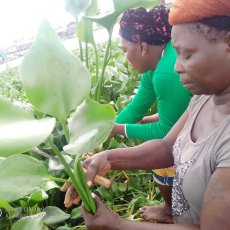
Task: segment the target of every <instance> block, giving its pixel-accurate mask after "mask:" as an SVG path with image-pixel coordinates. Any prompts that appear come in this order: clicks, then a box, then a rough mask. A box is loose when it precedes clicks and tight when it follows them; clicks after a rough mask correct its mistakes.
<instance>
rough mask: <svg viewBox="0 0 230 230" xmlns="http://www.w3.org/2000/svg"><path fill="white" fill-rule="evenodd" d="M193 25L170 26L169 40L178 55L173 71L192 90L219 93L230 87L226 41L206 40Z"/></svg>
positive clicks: (229, 66) (193, 91)
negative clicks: (170, 36) (170, 39)
mask: <svg viewBox="0 0 230 230" xmlns="http://www.w3.org/2000/svg"><path fill="white" fill-rule="evenodd" d="M196 25H197V24H193V23H191V24H181V25H175V26H173V29H172V43H173V46H174V48H175V49H176V51H177V55H178V57H177V61H176V64H175V71H176V72H178V73H179V74H180V79H181V82H182V84H183V85H184V87H185V88H187V89H189V90H190V91H191V92H192V93H194V94H197V95H201V94H207V95H209V94H210V95H211V94H221V93H223V92H224V91H225V90H226V89H227V88H228V89H229V88H230V63H229V60H230V51H229V48H230V47H229V44H227V43H226V42H224V41H223V40H217V41H216V42H211V41H209V40H208V39H207V38H205V36H204V35H203V34H200V33H199V32H198V30H196V29H194V28H196ZM192 28H193V29H192ZM205 28H206V29H207V27H205ZM205 28H204V29H205Z"/></svg>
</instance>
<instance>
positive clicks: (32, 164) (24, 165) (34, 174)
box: [0, 154, 50, 202]
mask: <svg viewBox="0 0 230 230" xmlns="http://www.w3.org/2000/svg"><path fill="white" fill-rule="evenodd" d="M0 169H1V170H0V181H1V186H0V199H3V200H5V201H8V202H10V201H15V200H18V199H20V198H22V197H23V196H25V195H28V194H31V193H33V192H34V191H36V190H37V189H38V188H39V187H40V186H42V184H44V183H47V182H48V181H49V177H50V175H49V173H48V171H47V169H46V168H45V166H44V165H43V163H41V162H40V161H38V160H36V159H35V158H33V157H30V156H27V155H23V154H18V155H12V156H10V157H7V158H6V159H5V160H4V161H1V162H0Z"/></svg>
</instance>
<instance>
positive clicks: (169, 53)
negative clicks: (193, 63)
mask: <svg viewBox="0 0 230 230" xmlns="http://www.w3.org/2000/svg"><path fill="white" fill-rule="evenodd" d="M175 61H176V51H175V50H174V48H173V47H172V44H171V41H170V42H168V43H167V45H166V47H165V50H164V54H163V55H162V57H161V59H160V60H159V62H158V65H157V68H156V69H155V70H151V71H148V72H146V73H143V74H142V76H141V84H140V86H139V88H138V91H137V94H136V95H135V96H134V98H133V100H132V101H131V102H130V103H129V104H128V106H127V107H126V108H125V109H124V110H123V111H121V112H120V113H119V114H118V116H117V118H116V123H118V124H126V135H127V137H128V138H138V139H141V140H151V139H157V138H163V137H164V136H165V135H166V134H167V133H168V131H169V130H170V129H171V128H172V126H173V125H174V124H175V123H176V121H177V120H178V119H179V118H180V116H181V115H182V113H183V112H184V111H185V110H186V108H187V106H188V104H189V101H190V98H191V96H190V95H191V94H190V91H188V90H187V89H185V88H184V87H183V86H182V84H181V82H180V77H179V75H178V74H177V73H175V72H174V65H175ZM155 100H157V107H158V116H159V121H157V122H153V123H148V124H135V123H136V122H138V121H139V120H141V119H142V118H143V117H144V116H145V115H146V113H147V111H148V110H149V109H150V107H151V106H152V104H153V103H154V102H155Z"/></svg>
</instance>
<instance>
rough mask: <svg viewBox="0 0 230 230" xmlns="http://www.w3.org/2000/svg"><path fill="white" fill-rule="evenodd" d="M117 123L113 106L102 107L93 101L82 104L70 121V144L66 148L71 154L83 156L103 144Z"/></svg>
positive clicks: (88, 100)
mask: <svg viewBox="0 0 230 230" xmlns="http://www.w3.org/2000/svg"><path fill="white" fill-rule="evenodd" d="M114 121H115V111H114V109H113V107H112V106H111V105H108V104H107V105H102V104H99V103H97V102H95V101H93V100H91V99H89V98H88V99H87V100H86V101H85V102H84V103H82V104H81V105H80V106H79V107H78V108H77V110H76V111H75V112H74V114H73V115H72V117H71V118H70V119H69V123H68V127H69V131H70V143H69V144H68V145H66V146H64V148H63V149H64V151H65V152H67V153H69V154H83V153H86V152H88V151H92V150H93V149H95V148H96V147H98V146H99V145H100V144H101V143H103V142H104V141H105V140H106V138H107V137H108V135H109V134H110V132H111V130H112V128H113V126H114Z"/></svg>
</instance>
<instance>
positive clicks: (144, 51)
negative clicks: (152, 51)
mask: <svg viewBox="0 0 230 230" xmlns="http://www.w3.org/2000/svg"><path fill="white" fill-rule="evenodd" d="M140 45H141V56H145V55H146V54H147V53H148V44H147V43H146V42H141V44H140Z"/></svg>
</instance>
